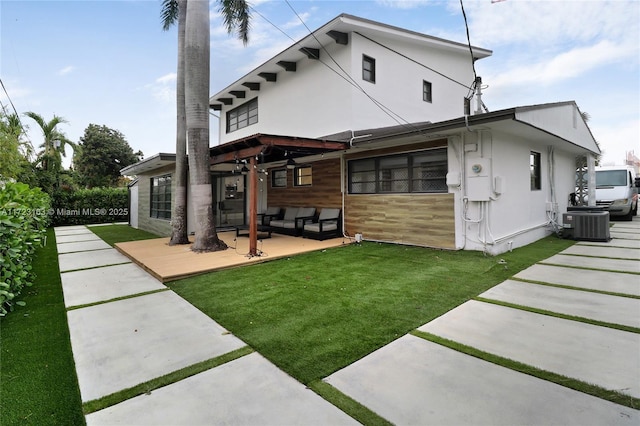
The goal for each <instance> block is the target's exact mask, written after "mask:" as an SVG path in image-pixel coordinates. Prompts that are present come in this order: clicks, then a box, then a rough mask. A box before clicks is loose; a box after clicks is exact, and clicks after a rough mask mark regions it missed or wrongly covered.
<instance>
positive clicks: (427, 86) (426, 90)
mask: <svg viewBox="0 0 640 426" xmlns="http://www.w3.org/2000/svg"><path fill="white" fill-rule="evenodd" d="M422 100H423V101H425V102H432V100H433V99H432V95H431V83H429V82H428V81H426V80H422Z"/></svg>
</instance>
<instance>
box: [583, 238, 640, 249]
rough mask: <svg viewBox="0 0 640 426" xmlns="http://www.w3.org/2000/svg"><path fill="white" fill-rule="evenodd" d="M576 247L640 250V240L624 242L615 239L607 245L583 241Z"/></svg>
mask: <svg viewBox="0 0 640 426" xmlns="http://www.w3.org/2000/svg"><path fill="white" fill-rule="evenodd" d="M576 245H579V246H599V247H623V248H632V249H640V240H623V239H621V238H614V239H612V240H611V241H608V242H606V243H605V242H598V241H582V242H579V243H577V244H576Z"/></svg>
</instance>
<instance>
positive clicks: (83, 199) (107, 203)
mask: <svg viewBox="0 0 640 426" xmlns="http://www.w3.org/2000/svg"><path fill="white" fill-rule="evenodd" d="M51 208H52V215H51V223H52V225H53V226H60V225H87V224H92V223H112V222H126V221H127V220H128V219H129V193H128V191H127V188H91V189H79V190H76V191H69V190H65V189H58V190H56V191H55V192H54V193H53V202H52V206H51Z"/></svg>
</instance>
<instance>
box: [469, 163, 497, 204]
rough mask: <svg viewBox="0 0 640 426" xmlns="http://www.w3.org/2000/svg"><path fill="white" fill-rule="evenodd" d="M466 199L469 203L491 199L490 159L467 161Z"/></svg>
mask: <svg viewBox="0 0 640 426" xmlns="http://www.w3.org/2000/svg"><path fill="white" fill-rule="evenodd" d="M467 161H468V162H467V198H468V199H469V201H489V200H490V198H491V190H492V182H491V159H489V158H469V159H468V160H467Z"/></svg>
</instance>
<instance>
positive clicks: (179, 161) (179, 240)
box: [169, 0, 189, 246]
mask: <svg viewBox="0 0 640 426" xmlns="http://www.w3.org/2000/svg"><path fill="white" fill-rule="evenodd" d="M186 21H187V0H178V72H177V78H176V112H177V120H176V174H175V192H174V195H175V196H174V200H173V202H174V204H173V214H172V215H171V227H172V231H171V239H170V240H169V245H170V246H173V245H177V244H189V237H188V235H187V234H188V233H187V172H188V167H187V122H186V113H185V94H184V92H185V86H184V43H185V40H184V38H185V24H186Z"/></svg>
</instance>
